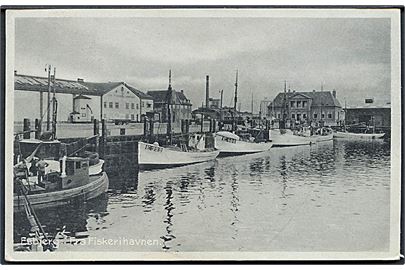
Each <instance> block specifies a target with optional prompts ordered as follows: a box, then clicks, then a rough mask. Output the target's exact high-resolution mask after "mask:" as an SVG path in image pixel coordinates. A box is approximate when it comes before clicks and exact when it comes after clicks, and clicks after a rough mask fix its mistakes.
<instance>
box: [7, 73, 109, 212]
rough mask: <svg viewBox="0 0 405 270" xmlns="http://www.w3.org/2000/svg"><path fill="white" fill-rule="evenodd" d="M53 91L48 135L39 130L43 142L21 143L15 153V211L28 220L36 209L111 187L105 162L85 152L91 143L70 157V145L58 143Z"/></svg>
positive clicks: (88, 196)
mask: <svg viewBox="0 0 405 270" xmlns="http://www.w3.org/2000/svg"><path fill="white" fill-rule="evenodd" d="M48 75H49V74H48ZM49 77H50V76H49ZM49 79H50V78H49ZM49 85H51V84H50V82H49ZM52 88H53V98H52V122H50V111H51V110H50V108H51V102H50V89H51V87H49V89H48V108H47V112H48V117H47V118H48V121H47V131H46V132H44V133H43V134H41V129H42V128H39V130H35V132H36V133H38V137H39V138H41V139H23V140H19V141H18V146H19V151H18V153H15V155H16V156H17V159H16V162H15V165H14V179H13V180H14V211H20V210H25V211H26V213H27V217H28V219H30V216H31V214H30V213H32V211H33V209H34V208H43V207H49V206H55V205H59V204H65V203H68V202H69V201H70V200H72V199H74V198H80V199H82V200H85V201H86V200H90V199H92V198H95V197H97V196H99V195H101V194H102V193H104V192H106V191H107V189H108V185H109V180H108V176H107V174H106V173H105V172H104V170H103V164H104V161H103V160H101V159H99V157H98V154H96V153H92V152H85V151H84V149H85V148H86V145H87V143H88V140H87V139H83V140H80V141H78V142H77V144H75V143H73V146H74V147H69V153H68V149H67V148H68V147H67V144H64V143H61V141H59V140H57V139H56V119H57V117H56V115H57V100H56V97H55V89H54V87H52ZM41 122H42V119H41ZM41 122H40V123H41ZM50 124H52V130H50ZM40 127H41V124H40ZM29 132H31V131H29ZM16 138H18V136H16ZM37 165H38V166H37ZM39 165H41V166H39ZM22 198H23V199H22ZM34 215H35V214H34Z"/></svg>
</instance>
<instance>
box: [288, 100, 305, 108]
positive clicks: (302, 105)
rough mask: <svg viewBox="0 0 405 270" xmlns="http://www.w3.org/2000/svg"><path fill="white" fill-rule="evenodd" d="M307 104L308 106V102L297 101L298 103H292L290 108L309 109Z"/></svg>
mask: <svg viewBox="0 0 405 270" xmlns="http://www.w3.org/2000/svg"><path fill="white" fill-rule="evenodd" d="M307 104H308V101H305V100H304V101H300V100H297V101H291V102H290V106H291V108H295V106H297V108H305V107H307Z"/></svg>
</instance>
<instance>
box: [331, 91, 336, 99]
mask: <svg viewBox="0 0 405 270" xmlns="http://www.w3.org/2000/svg"><path fill="white" fill-rule="evenodd" d="M332 94H333V97H334V98H336V90H333V92H332Z"/></svg>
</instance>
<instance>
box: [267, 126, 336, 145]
mask: <svg viewBox="0 0 405 270" xmlns="http://www.w3.org/2000/svg"><path fill="white" fill-rule="evenodd" d="M270 138H271V140H272V142H273V143H274V146H278V147H283V146H299V145H310V144H314V143H319V142H325V141H331V140H333V131H332V130H331V129H330V128H319V129H317V130H316V131H315V134H313V135H311V134H310V131H309V129H308V130H306V132H305V131H302V132H293V131H291V130H289V129H275V130H271V133H270Z"/></svg>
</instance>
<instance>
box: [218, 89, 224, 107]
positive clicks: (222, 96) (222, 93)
mask: <svg viewBox="0 0 405 270" xmlns="http://www.w3.org/2000/svg"><path fill="white" fill-rule="evenodd" d="M219 92H220V93H221V103H220V108H221V109H222V101H223V98H224V89H222V90H221V91H219Z"/></svg>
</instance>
